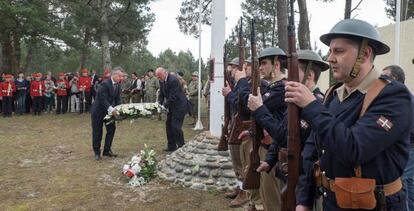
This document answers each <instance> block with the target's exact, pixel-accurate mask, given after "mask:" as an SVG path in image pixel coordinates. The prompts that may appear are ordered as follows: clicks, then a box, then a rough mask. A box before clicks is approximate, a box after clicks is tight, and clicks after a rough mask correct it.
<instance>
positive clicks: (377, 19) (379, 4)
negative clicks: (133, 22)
mask: <svg viewBox="0 0 414 211" xmlns="http://www.w3.org/2000/svg"><path fill="white" fill-rule="evenodd" d="M242 1H243V0H226V17H227V20H226V36H228V34H229V33H230V31H231V28H232V27H234V26H235V24H236V22H237V20H238V19H239V17H240V16H241V14H242V12H241V7H240V3H241V2H242ZM181 2H182V0H156V1H155V2H153V3H151V9H152V11H153V12H154V13H155V15H156V20H155V22H154V25H153V27H152V31H151V32H150V33H149V36H148V41H149V43H148V49H149V50H150V51H151V52H152V53H153V54H154V55H156V56H157V55H158V54H159V53H160V52H161V51H164V50H165V49H167V48H170V49H172V50H173V51H175V52H178V51H180V50H183V51H187V50H190V51H191V52H192V53H193V55H194V56H195V57H196V58H198V40H197V39H195V38H194V37H192V36H188V35H184V34H183V33H181V32H180V30H179V28H178V24H177V21H176V17H177V16H178V14H179V9H180V5H181ZM356 2H359V1H357V0H354V4H356ZM230 3H231V5H230ZM307 6H308V14H309V20H310V31H311V44H312V47H314V45H315V41H316V45H317V46H318V47H322V48H323V51H326V48H325V47H324V45H323V44H322V43H321V42H319V36H320V35H322V34H324V33H327V32H328V31H329V30H330V29H331V28H332V26H333V25H334V24H335V23H337V22H338V21H339V20H341V19H342V18H343V16H344V7H345V1H343V0H337V1H334V2H331V3H323V2H322V1H321V0H319V1H316V0H307ZM353 6H355V5H353ZM384 8H385V3H384V1H383V0H364V1H363V2H362V3H361V5H360V6H359V9H358V10H356V11H354V12H353V13H352V17H355V16H356V18H358V19H362V20H365V21H367V22H369V23H371V24H373V25H375V26H378V27H381V26H384V25H388V24H390V23H392V22H393V21H392V20H390V19H389V18H388V17H387V16H386V14H385V10H384ZM298 18H299V15H297V16H296V21H297V20H298ZM202 30H203V32H202V35H201V39H202V47H201V49H202V52H201V56H202V57H203V58H204V59H205V58H208V57H209V56H210V44H211V36H210V33H211V31H210V27H209V26H203V27H202Z"/></svg>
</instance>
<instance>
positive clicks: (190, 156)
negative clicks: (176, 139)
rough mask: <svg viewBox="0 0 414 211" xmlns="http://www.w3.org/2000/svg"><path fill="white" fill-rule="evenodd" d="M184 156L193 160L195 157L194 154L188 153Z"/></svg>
mask: <svg viewBox="0 0 414 211" xmlns="http://www.w3.org/2000/svg"><path fill="white" fill-rule="evenodd" d="M184 158H185V159H186V160H191V159H193V155H191V154H188V153H187V154H185V155H184Z"/></svg>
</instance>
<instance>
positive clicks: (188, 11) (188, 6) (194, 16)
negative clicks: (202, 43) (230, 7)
mask: <svg viewBox="0 0 414 211" xmlns="http://www.w3.org/2000/svg"><path fill="white" fill-rule="evenodd" d="M200 1H202V10H201V11H202V14H201V15H202V17H201V18H202V20H201V22H202V23H203V24H207V25H211V2H212V0H184V1H183V2H182V3H181V8H180V15H178V16H177V18H176V20H177V22H178V26H179V27H180V31H181V32H183V33H184V34H187V35H194V36H195V37H197V36H198V25H197V23H198V20H199V9H198V8H199V4H200Z"/></svg>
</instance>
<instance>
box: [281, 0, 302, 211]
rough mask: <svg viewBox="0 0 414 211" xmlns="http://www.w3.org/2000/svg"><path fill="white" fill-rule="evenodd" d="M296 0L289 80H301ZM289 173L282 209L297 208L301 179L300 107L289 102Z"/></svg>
mask: <svg viewBox="0 0 414 211" xmlns="http://www.w3.org/2000/svg"><path fill="white" fill-rule="evenodd" d="M293 3H294V0H290V1H289V4H290V8H289V9H290V17H289V25H288V81H299V70H298V55H297V53H296V35H295V13H294V7H293ZM287 107H288V108H287V109H288V152H287V153H288V156H287V157H288V175H287V185H286V186H285V187H284V188H283V190H282V194H281V195H282V210H283V211H294V210H295V209H296V194H295V189H296V185H297V183H298V180H299V169H300V163H301V155H300V153H301V141H300V119H299V108H298V107H297V106H296V105H295V104H294V103H288V105H287Z"/></svg>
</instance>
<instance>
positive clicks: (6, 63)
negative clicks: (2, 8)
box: [2, 32, 20, 74]
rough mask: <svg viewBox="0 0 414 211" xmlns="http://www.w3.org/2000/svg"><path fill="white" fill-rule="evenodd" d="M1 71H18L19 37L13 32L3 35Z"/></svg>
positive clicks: (15, 72) (14, 72)
mask: <svg viewBox="0 0 414 211" xmlns="http://www.w3.org/2000/svg"><path fill="white" fill-rule="evenodd" d="M2 54H3V67H2V69H3V71H4V72H7V73H13V74H17V73H18V72H19V71H20V37H18V36H17V35H16V33H14V32H10V33H8V34H7V35H5V39H4V40H3V44H2Z"/></svg>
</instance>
